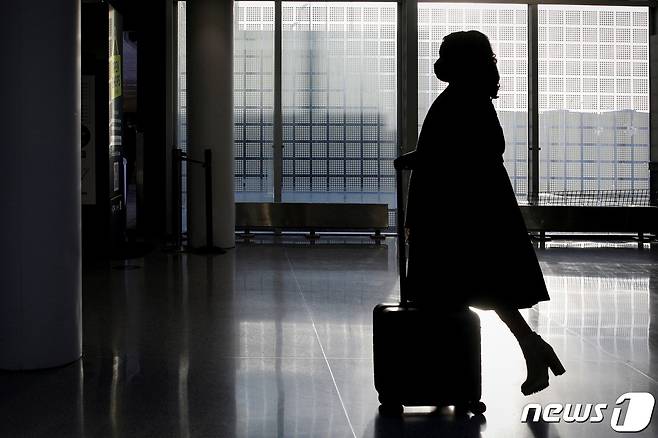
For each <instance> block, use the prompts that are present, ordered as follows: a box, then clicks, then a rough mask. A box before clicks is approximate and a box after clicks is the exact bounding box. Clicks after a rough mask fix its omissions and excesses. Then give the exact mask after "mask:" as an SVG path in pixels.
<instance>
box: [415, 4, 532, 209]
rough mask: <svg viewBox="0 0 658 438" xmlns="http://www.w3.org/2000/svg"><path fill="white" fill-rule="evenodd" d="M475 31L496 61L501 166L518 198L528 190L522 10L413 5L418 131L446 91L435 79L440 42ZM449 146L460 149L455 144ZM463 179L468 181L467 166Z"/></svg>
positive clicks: (514, 7)
mask: <svg viewBox="0 0 658 438" xmlns="http://www.w3.org/2000/svg"><path fill="white" fill-rule="evenodd" d="M463 30H479V31H480V32H482V33H484V34H485V35H487V36H488V37H489V40H490V42H491V45H492V47H493V50H494V52H495V53H496V57H497V59H498V69H499V72H500V76H501V80H500V92H499V94H498V96H499V98H498V99H495V100H494V106H495V107H496V110H497V111H498V118H499V119H500V123H501V125H502V126H503V131H504V133H505V141H506V148H505V149H506V150H505V155H504V159H505V167H506V168H507V172H508V174H509V176H510V180H511V182H512V185H513V187H514V191H515V192H516V194H517V197H520V198H525V197H526V194H527V190H528V184H527V174H528V130H527V125H528V98H527V93H528V79H527V77H528V46H527V38H528V26H527V6H526V5H509V4H463V3H462V4H457V3H455V4H450V3H419V4H418V123H419V125H418V129H419V131H420V127H421V126H422V123H423V120H424V119H425V115H426V114H427V111H428V110H429V107H430V105H431V104H432V102H433V101H434V99H435V98H436V96H438V95H439V94H440V93H441V92H442V91H443V90H444V89H445V87H446V86H447V84H446V83H445V82H441V81H439V80H438V79H437V78H436V76H435V75H434V62H435V61H436V60H437V59H438V57H439V48H440V47H441V42H442V41H443V37H444V36H446V35H448V34H450V33H452V32H457V31H463ZM453 147H459V145H454V146H453ZM455 165H465V168H464V177H465V178H468V163H455Z"/></svg>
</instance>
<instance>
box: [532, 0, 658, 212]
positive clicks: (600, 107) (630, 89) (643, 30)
mask: <svg viewBox="0 0 658 438" xmlns="http://www.w3.org/2000/svg"><path fill="white" fill-rule="evenodd" d="M648 20H649V17H648V9H647V8H638V7H616V6H615V7H603V6H596V7H587V6H578V7H575V6H563V5H560V6H541V7H540V8H539V87H540V94H539V109H540V114H539V117H540V131H539V133H540V146H541V152H540V188H541V191H542V192H547V193H551V194H553V195H548V194H544V196H546V197H549V198H550V197H551V196H554V195H556V194H564V193H563V192H566V193H568V194H570V195H571V196H572V197H573V196H576V197H581V198H583V199H585V198H587V197H591V196H596V194H600V193H603V192H607V191H615V192H619V191H634V192H637V191H639V193H640V194H642V193H643V192H646V196H647V198H648V188H649V169H648V161H649V112H648V111H649V47H648V39H649V27H648V25H649V21H648Z"/></svg>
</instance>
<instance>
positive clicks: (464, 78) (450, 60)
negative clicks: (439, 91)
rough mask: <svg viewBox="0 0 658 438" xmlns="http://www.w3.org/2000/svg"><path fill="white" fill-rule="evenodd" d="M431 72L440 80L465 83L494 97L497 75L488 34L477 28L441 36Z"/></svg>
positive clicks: (496, 90)
mask: <svg viewBox="0 0 658 438" xmlns="http://www.w3.org/2000/svg"><path fill="white" fill-rule="evenodd" d="M434 73H436V77H437V78H439V80H441V81H444V82H449V83H451V84H454V85H465V86H467V87H468V89H469V90H474V91H481V92H483V93H485V94H486V95H487V96H489V97H490V98H492V99H495V98H497V97H498V88H499V87H500V85H499V82H500V75H499V74H498V68H497V67H496V55H495V54H494V52H493V50H492V49H491V44H490V43H489V38H487V36H486V35H485V34H483V33H482V32H478V31H477V30H469V31H467V32H454V33H451V34H450V35H447V36H446V37H445V38H443V43H441V48H440V49H439V59H437V61H436V63H434Z"/></svg>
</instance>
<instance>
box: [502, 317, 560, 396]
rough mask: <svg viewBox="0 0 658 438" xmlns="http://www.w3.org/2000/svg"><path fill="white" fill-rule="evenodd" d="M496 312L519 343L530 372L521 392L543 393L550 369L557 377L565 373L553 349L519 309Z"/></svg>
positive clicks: (525, 393) (527, 393)
mask: <svg viewBox="0 0 658 438" xmlns="http://www.w3.org/2000/svg"><path fill="white" fill-rule="evenodd" d="M495 310H496V313H497V314H498V316H499V317H500V319H501V320H502V321H503V322H504V323H505V325H507V327H508V328H509V329H510V331H511V332H512V334H513V335H514V337H515V338H516V340H517V341H518V342H519V346H520V347H521V351H522V352H523V357H524V358H525V362H526V367H527V370H528V377H527V378H526V380H525V382H523V384H522V385H521V392H522V393H523V394H524V395H529V394H532V393H535V392H538V391H541V390H542V389H544V388H546V387H547V386H548V369H549V368H550V369H551V371H553V374H554V375H556V376H559V375H560V374H563V373H564V372H565V370H564V367H563V366H562V363H560V360H559V359H558V357H557V355H556V354H555V352H554V351H553V348H552V347H551V346H550V345H549V344H548V343H547V342H546V341H544V340H543V339H542V338H541V337H540V336H539V335H538V334H537V333H535V332H533V331H532V329H531V328H530V326H529V325H528V323H527V322H526V321H525V319H523V316H521V313H520V312H519V310H518V309H514V308H500V309H495Z"/></svg>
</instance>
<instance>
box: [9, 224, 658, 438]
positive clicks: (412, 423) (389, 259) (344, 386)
mask: <svg viewBox="0 0 658 438" xmlns="http://www.w3.org/2000/svg"><path fill="white" fill-rule="evenodd" d="M273 239H274V238H263V239H257V240H256V241H254V242H252V243H249V244H244V243H240V244H238V246H237V247H236V248H235V249H234V250H231V251H229V252H228V254H225V255H219V256H212V257H207V256H200V255H193V254H172V253H166V252H163V251H156V252H153V253H151V254H149V255H147V256H146V257H144V258H140V259H132V260H126V261H113V262H103V263H100V262H98V263H96V264H87V265H85V266H84V269H83V271H84V272H83V281H84V286H83V301H84V304H83V305H84V310H83V316H84V357H83V359H82V360H80V361H78V362H76V363H73V364H71V365H68V366H66V367H62V368H57V369H51V370H44V371H35V372H28V373H13V372H0V388H2V392H1V393H0V436H2V437H28V436H48V437H83V436H86V437H119V436H122V437H138V436H139V437H234V436H235V437H368V438H369V437H402V436H404V437H433V436H442V437H450V436H460V437H478V436H482V437H505V438H507V437H518V438H523V437H528V438H530V437H536V438H540V437H561V438H567V437H599V438H600V437H608V436H616V435H617V433H616V432H614V431H613V430H612V429H611V426H610V421H611V420H610V419H611V416H612V415H611V414H612V410H613V408H614V407H615V402H616V400H617V398H618V397H619V396H621V395H622V394H624V393H627V392H645V391H646V392H651V393H653V394H657V393H658V326H657V325H656V322H655V321H656V319H657V318H658V263H656V262H657V261H658V251H657V249H658V248H657V247H656V246H655V245H653V248H651V246H650V245H648V244H647V245H645V246H644V249H638V247H637V243H634V242H632V241H630V240H629V241H628V242H627V243H622V242H616V243H596V242H574V241H570V242H565V241H556V240H554V241H552V242H548V243H547V245H546V248H545V249H538V250H537V253H538V256H539V260H540V263H541V267H542V270H543V272H544V276H545V278H546V281H547V284H548V288H549V291H550V294H551V296H552V300H551V301H550V302H543V303H540V304H539V305H538V306H536V307H535V308H532V309H528V310H524V311H523V315H524V316H525V317H526V318H527V320H528V321H529V323H530V325H531V327H532V328H533V329H534V330H536V331H537V332H538V333H540V334H541V335H542V337H544V338H545V339H547V340H548V341H549V342H550V343H551V344H552V345H553V347H554V348H555V350H556V352H557V353H558V355H559V356H560V358H561V359H562V362H563V363H564V365H565V367H566V369H567V373H566V374H564V375H563V376H560V377H557V378H554V377H552V376H551V385H550V387H549V388H548V389H546V390H544V391H542V392H539V393H537V394H534V395H532V396H529V397H524V396H523V395H522V394H521V391H520V385H521V383H522V382H523V380H524V379H525V365H524V360H523V357H522V354H521V351H520V349H519V347H518V344H516V342H515V340H514V338H513V337H512V335H511V334H510V333H509V331H508V330H507V329H506V328H505V326H504V325H503V324H502V323H501V322H500V320H498V319H497V317H496V315H495V314H494V313H493V312H490V311H486V312H480V317H481V320H482V370H483V376H482V377H483V396H482V400H483V401H484V402H485V403H486V404H487V406H488V410H487V411H486V412H485V414H484V416H485V419H486V423H485V424H482V421H481V419H480V420H477V419H476V417H473V418H469V417H461V416H456V415H454V413H453V411H452V410H451V409H450V408H448V409H441V410H437V411H435V412H428V411H429V410H428V409H419V408H416V409H413V410H407V411H406V412H405V414H404V416H403V417H402V418H400V419H395V418H385V417H380V416H379V415H378V411H377V408H378V401H377V394H376V391H375V389H374V386H373V363H372V309H373V306H375V304H377V303H379V302H382V301H391V300H395V298H396V297H397V293H398V286H397V273H396V271H397V268H396V266H397V265H396V258H395V255H396V248H395V240H394V239H391V238H388V239H386V240H385V241H384V242H383V243H382V244H381V245H375V244H372V243H371V242H370V241H369V239H367V238H359V237H352V238H343V237H340V238H333V237H332V238H329V237H323V238H321V239H320V240H319V241H318V242H317V243H316V244H313V245H311V244H309V243H308V242H307V241H306V240H305V239H304V238H303V237H301V236H300V237H294V236H293V237H289V238H286V239H285V241H275V240H273ZM330 241H331V244H327V243H329V242H330ZM437 246H440V241H438V242H437ZM494 250H495V249H494ZM474 254H475V256H474V265H473V273H474V275H477V264H476V260H477V261H478V262H481V263H486V262H487V257H490V256H491V251H489V250H488V249H487V248H486V242H484V243H483V242H481V243H478V245H477V246H476V247H475V248H474ZM478 255H479V256H480V257H478ZM467 283H468V278H464V284H467ZM440 285H441V278H437V279H436V287H437V288H438V289H440ZM437 335H438V334H433V333H419V336H424V337H426V339H427V342H428V343H430V344H432V343H433V342H434V341H433V337H435V336H436V337H437V341H436V342H435V347H436V350H437V353H438V354H440V351H441V345H440V342H439V341H438V336H437ZM446 335H449V334H445V333H444V334H442V336H446ZM446 360H450V358H448V357H447V358H446ZM446 378H450V377H449V376H446ZM527 403H538V404H540V405H541V406H543V407H545V406H546V405H547V404H549V403H562V404H566V403H572V404H575V403H581V404H587V403H590V404H599V403H607V404H608V408H607V409H606V410H605V411H604V412H603V413H604V416H605V419H604V421H602V422H599V423H592V422H589V421H586V422H584V423H582V424H579V423H567V422H565V421H564V420H560V421H559V422H554V423H552V422H544V421H539V422H536V423H534V422H532V421H530V422H528V423H526V424H524V423H522V422H521V421H520V418H521V414H522V410H523V407H524V406H525V405H526V404H527ZM627 403H628V402H627ZM530 417H532V416H530ZM558 417H559V415H558ZM36 419H38V421H36ZM657 427H658V423H656V422H652V423H651V424H650V425H649V427H648V428H646V429H645V430H644V431H643V432H641V433H638V434H634V435H633V436H638V437H640V436H646V437H655V436H658V430H657V429H656V428H657Z"/></svg>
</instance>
